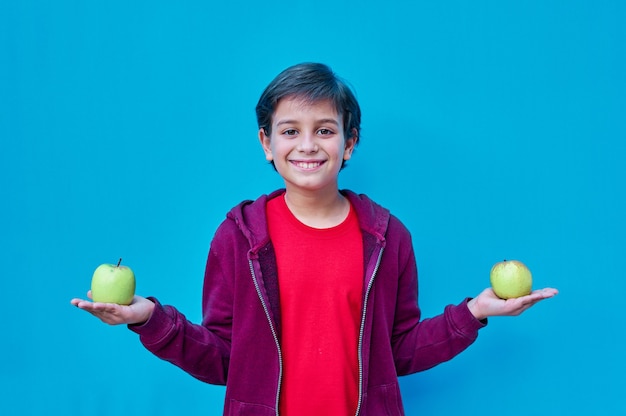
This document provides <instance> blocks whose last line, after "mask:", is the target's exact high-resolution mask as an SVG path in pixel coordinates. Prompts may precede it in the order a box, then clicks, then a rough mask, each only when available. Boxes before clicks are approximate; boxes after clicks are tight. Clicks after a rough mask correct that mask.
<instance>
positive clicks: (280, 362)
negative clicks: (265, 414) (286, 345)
mask: <svg viewBox="0 0 626 416" xmlns="http://www.w3.org/2000/svg"><path fill="white" fill-rule="evenodd" d="M248 264H249V265H250V274H251V276H252V281H253V282H254V287H255V289H256V294H257V296H258V297H259V300H260V301H261V305H263V311H265V317H266V318H267V322H268V323H269V325H270V330H271V331H272V336H273V337H274V343H276V349H277V350H278V386H277V388H276V416H278V404H279V400H280V386H281V384H282V379H283V355H282V352H281V350H280V343H279V342H278V335H277V334H276V329H275V328H274V324H273V323H272V317H271V316H270V312H269V310H268V309H267V305H266V304H265V301H264V300H263V294H262V293H261V288H260V287H259V283H258V282H257V279H256V274H255V273H254V265H253V264H252V260H251V259H248Z"/></svg>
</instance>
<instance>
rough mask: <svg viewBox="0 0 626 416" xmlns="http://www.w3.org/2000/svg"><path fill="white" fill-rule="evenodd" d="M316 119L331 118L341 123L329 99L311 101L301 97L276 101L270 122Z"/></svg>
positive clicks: (339, 116)
mask: <svg viewBox="0 0 626 416" xmlns="http://www.w3.org/2000/svg"><path fill="white" fill-rule="evenodd" d="M285 118H288V119H297V120H300V119H309V118H311V119H317V118H324V119H328V118H332V119H335V120H337V122H339V121H341V115H340V114H339V113H338V112H337V108H336V107H335V104H334V103H333V101H332V100H330V99H323V100H316V101H311V100H307V99H306V98H301V97H286V98H283V99H281V100H280V101H278V104H277V105H276V108H275V109H274V114H273V117H272V121H273V122H274V123H277V122H279V121H280V120H281V119H285Z"/></svg>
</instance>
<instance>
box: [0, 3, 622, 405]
mask: <svg viewBox="0 0 626 416" xmlns="http://www.w3.org/2000/svg"><path fill="white" fill-rule="evenodd" d="M175 3H176V2H159V1H132V2H128V1H109V2H96V1H57V2H32V1H11V0H3V1H2V2H0V140H1V141H0V143H1V145H0V146H1V147H0V186H1V189H0V195H1V198H2V203H1V204H0V214H1V215H0V218H1V219H0V221H2V223H1V224H0V229H1V232H0V242H1V245H2V246H1V249H0V264H1V265H2V272H0V276H1V279H0V282H1V283H0V287H1V288H2V289H1V292H0V293H2V299H3V302H2V305H3V308H2V309H3V328H2V331H1V334H2V335H1V342H0V369H1V370H0V414H3V415H5V414H6V415H13V414H20V415H39V414H44V413H52V412H58V413H59V414H66V415H73V414H76V415H83V414H93V415H114V414H121V413H122V412H128V413H133V414H135V415H148V414H150V415H173V414H183V411H184V414H186V415H189V416H191V415H218V414H221V409H222V398H223V394H224V392H223V389H222V388H220V387H214V386H209V385H205V384H202V383H200V382H199V381H196V380H195V379H193V378H191V377H190V376H188V375H186V374H185V373H183V372H182V371H180V370H179V369H177V368H175V367H173V366H171V365H169V364H167V363H165V362H163V361H160V360H158V359H156V358H155V357H153V356H151V355H150V354H149V353H148V352H147V351H145V350H144V349H143V347H142V346H141V345H140V344H139V342H138V340H137V337H136V336H135V335H134V334H132V333H131V332H130V331H128V330H127V329H126V328H124V327H109V326H107V325H104V324H101V323H99V322H97V321H96V320H95V319H94V318H92V317H91V316H89V315H88V314H86V313H83V312H81V311H78V310H76V309H75V308H74V307H72V306H71V305H70V304H69V300H70V298H72V297H75V296H84V293H85V291H86V290H87V289H88V287H89V282H90V279H91V273H92V272H93V270H94V269H95V267H96V266H97V265H98V264H100V263H103V262H114V261H116V260H117V259H118V257H123V258H124V262H125V263H126V264H128V265H130V266H131V267H133V269H134V270H135V272H136V274H137V278H138V288H137V290H138V293H140V294H143V295H155V296H157V297H159V298H160V300H161V301H162V302H164V303H169V304H174V305H176V306H177V307H178V308H179V309H180V310H181V311H182V312H183V313H185V314H186V315H187V316H188V318H189V319H191V320H194V321H198V320H199V319H200V291H201V285H202V274H203V269H204V261H205V257H206V252H207V249H208V245H209V242H210V239H211V237H212V234H213V232H214V230H215V228H216V227H217V225H218V224H219V222H221V220H222V219H223V218H224V215H225V213H226V211H227V210H228V209H229V208H230V207H231V206H232V205H234V204H236V203H237V202H239V201H240V200H242V199H247V198H254V197H256V196H258V195H259V194H261V193H266V192H268V191H271V190H273V189H274V188H276V187H278V186H280V185H281V181H280V178H279V177H278V175H277V174H276V173H274V171H273V170H272V169H271V168H270V167H269V166H267V164H266V162H265V159H264V157H263V154H262V151H261V149H260V146H259V145H258V143H257V140H256V125H255V118H254V106H255V104H256V100H257V99H258V96H259V94H260V93H261V91H262V89H263V88H264V87H265V85H266V84H267V83H268V82H269V81H270V80H271V79H272V78H273V77H274V76H275V75H276V74H277V73H278V72H279V71H280V70H282V69H284V68H285V67H287V66H289V65H292V64H294V63H298V62H301V61H323V62H326V63H328V64H330V65H331V66H332V67H333V68H334V69H335V70H336V71H337V72H338V73H339V74H340V75H342V76H343V77H345V78H346V79H348V80H349V81H350V82H351V83H352V84H353V85H354V87H355V89H356V91H357V94H358V97H359V100H360V102H361V105H362V109H363V113H364V117H363V135H362V142H361V144H360V147H359V148H358V149H357V152H356V154H355V157H354V158H353V160H352V161H351V163H350V166H349V167H348V168H347V169H346V170H345V171H344V172H343V173H342V174H341V177H340V182H341V185H342V186H343V187H348V188H352V189H354V190H357V191H359V192H365V193H368V194H369V195H370V196H372V197H373V198H374V199H376V200H377V201H378V202H380V203H381V204H383V205H385V206H387V207H389V208H390V209H391V210H392V211H393V212H394V213H395V214H396V215H397V216H399V217H400V218H401V219H402V220H403V221H404V222H405V224H406V225H407V226H408V227H409V228H410V230H411V232H412V234H413V237H414V244H415V249H416V253H417V257H418V259H417V260H418V264H419V268H420V303H421V306H422V308H423V311H424V314H425V315H427V316H430V315H434V314H438V313H440V312H441V311H442V310H443V307H444V306H445V305H446V304H448V303H453V302H458V301H460V300H461V299H462V298H463V297H465V296H472V295H476V294H477V293H479V292H480V291H481V290H482V289H483V288H484V287H486V286H487V285H488V284H489V282H488V273H489V269H490V267H491V265H492V264H493V263H494V262H496V261H499V260H501V259H503V258H518V259H520V260H523V261H524V262H525V263H527V264H528V265H529V267H530V268H531V270H532V271H533V274H534V276H535V282H536V286H537V287H541V286H554V287H557V288H559V289H560V292H561V293H560V294H559V295H558V296H557V297H556V298H555V299H552V300H549V301H546V302H543V303H541V304H539V305H537V306H536V307H535V308H533V309H531V310H530V311H528V312H527V313H525V314H524V315H522V316H520V317H517V318H493V319H492V320H491V322H490V325H489V326H488V328H486V329H485V330H483V331H482V332H481V336H480V337H479V339H478V341H477V342H476V344H474V345H473V346H472V347H471V348H470V349H468V350H467V351H466V352H464V353H463V354H461V355H460V356H459V357H457V358H455V359H454V360H453V361H451V362H448V363H445V364H442V365H441V366H439V367H436V368H434V369H432V370H429V371H427V372H424V373H420V374H416V375H412V376H408V377H405V378H402V389H403V394H404V400H405V406H406V410H407V413H408V414H411V415H412V414H427V415H452V414H461V413H463V414H466V415H500V414H502V412H503V411H506V413H507V414H508V415H511V416H512V415H524V416H526V415H529V414H532V415H553V414H572V413H576V412H578V413H581V414H587V413H589V414H607V415H608V414H623V413H624V412H625V411H626V405H625V402H624V396H623V385H624V384H623V374H624V372H625V370H626V362H625V359H624V355H623V349H624V347H623V343H622V341H621V336H620V335H621V332H623V330H624V323H623V318H622V314H621V312H620V311H621V310H622V309H623V308H622V304H623V295H624V292H625V290H626V285H625V283H624V280H625V277H626V276H625V275H624V260H625V257H626V256H625V254H626V237H625V233H626V225H625V224H626V221H625V220H624V212H626V201H625V200H626V197H625V193H626V192H625V189H626V187H625V185H624V179H625V178H626V175H625V174H626V169H625V167H624V166H625V164H626V163H625V162H624V161H625V160H626V144H625V139H626V127H625V126H626V123H625V119H626V117H625V116H626V99H625V97H626V76H625V74H626V60H625V56H626V50H625V45H626V36H625V29H624V27H625V26H624V22H625V21H626V7H625V6H624V2H621V1H618V0H614V1H608V0H607V1H598V2H592V1H564V0H563V1H557V0H555V1H544V0H542V1H509V2H501V1H482V0H480V1H473V2H464V1H439V2H416V1H415V2H414V1H408V0H407V1H405V2H402V1H393V0H391V1H375V2H371V1H349V0H345V1H337V0H332V1H326V0H315V1H313V0H309V1H285V2H276V1H263V2H253V1H245V2H236V1H234V2H207V1H190V2H179V3H176V4H175ZM210 3H217V4H216V5H211V4H210Z"/></svg>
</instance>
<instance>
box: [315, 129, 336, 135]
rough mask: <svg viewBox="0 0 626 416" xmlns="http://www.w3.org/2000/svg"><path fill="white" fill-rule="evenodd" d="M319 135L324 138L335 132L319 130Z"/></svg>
mask: <svg viewBox="0 0 626 416" xmlns="http://www.w3.org/2000/svg"><path fill="white" fill-rule="evenodd" d="M317 133H318V134H320V135H322V136H328V135H329V134H333V133H334V132H333V131H332V130H330V129H319V130H318V131H317Z"/></svg>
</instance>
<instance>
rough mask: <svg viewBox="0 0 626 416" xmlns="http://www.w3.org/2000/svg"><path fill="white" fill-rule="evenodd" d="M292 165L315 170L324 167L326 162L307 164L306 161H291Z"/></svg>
mask: <svg viewBox="0 0 626 416" xmlns="http://www.w3.org/2000/svg"><path fill="white" fill-rule="evenodd" d="M291 163H292V164H294V165H295V166H296V167H299V168H300V169H315V168H318V167H320V166H322V164H323V163H324V162H320V161H315V162H306V161H301V160H293V161H291Z"/></svg>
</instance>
